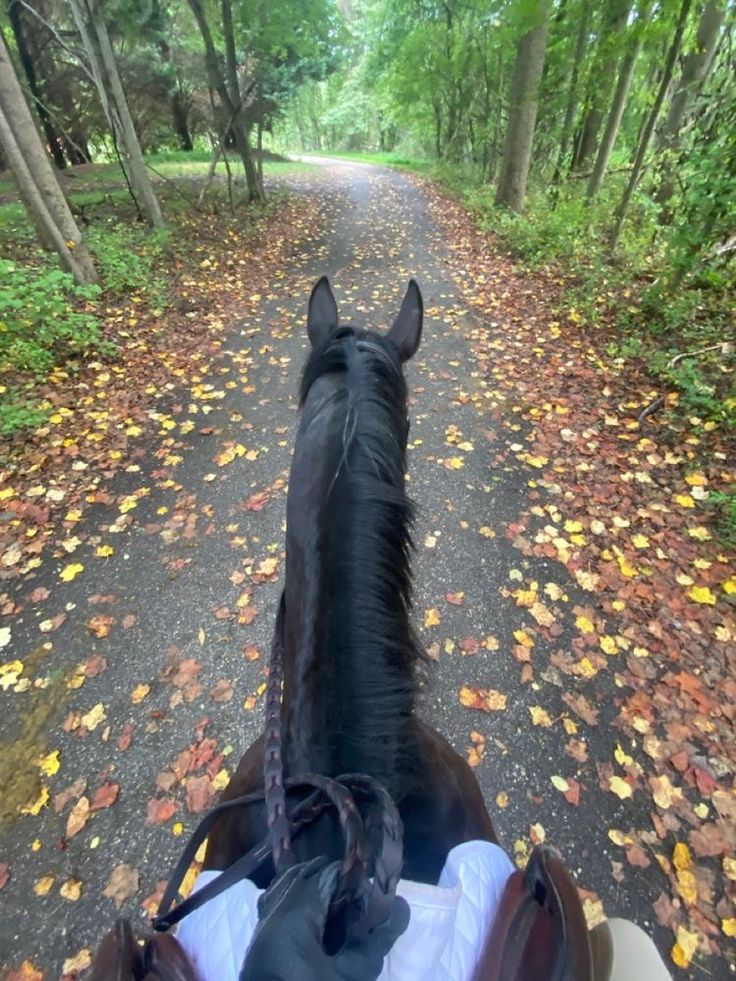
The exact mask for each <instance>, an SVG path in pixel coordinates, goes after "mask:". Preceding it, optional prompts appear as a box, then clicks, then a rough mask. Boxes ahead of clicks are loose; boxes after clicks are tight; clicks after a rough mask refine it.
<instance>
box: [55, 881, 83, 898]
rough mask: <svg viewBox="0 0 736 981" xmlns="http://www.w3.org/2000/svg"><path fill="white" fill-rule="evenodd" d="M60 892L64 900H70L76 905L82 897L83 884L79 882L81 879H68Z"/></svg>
mask: <svg viewBox="0 0 736 981" xmlns="http://www.w3.org/2000/svg"><path fill="white" fill-rule="evenodd" d="M59 892H60V893H61V895H62V896H63V897H64V899H68V900H69V901H70V902H72V903H76V901H77V900H78V899H79V897H80V896H81V895H82V883H81V882H80V881H79V879H67V881H66V882H65V883H64V884H63V885H62V887H61V889H60V890H59Z"/></svg>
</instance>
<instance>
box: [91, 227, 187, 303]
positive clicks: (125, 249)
mask: <svg viewBox="0 0 736 981" xmlns="http://www.w3.org/2000/svg"><path fill="white" fill-rule="evenodd" d="M167 240H168V233H167V232H166V231H161V232H150V231H149V230H147V229H145V228H131V227H130V226H128V225H123V224H118V223H116V222H112V221H111V222H109V223H106V224H104V225H97V226H94V227H93V229H92V232H91V233H90V235H89V238H88V241H89V246H90V249H91V251H92V252H93V254H94V256H95V259H96V262H97V266H98V269H99V272H100V279H101V281H102V284H103V287H104V289H105V290H109V291H110V292H113V293H138V294H142V295H143V296H144V297H146V298H147V299H148V300H149V301H150V302H151V303H152V304H153V305H155V306H162V305H163V304H164V303H165V284H164V281H163V279H162V278H161V276H160V275H159V273H158V272H157V264H158V263H159V260H160V259H161V256H162V254H163V252H164V249H165V247H166V243H167Z"/></svg>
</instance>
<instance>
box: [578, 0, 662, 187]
mask: <svg viewBox="0 0 736 981" xmlns="http://www.w3.org/2000/svg"><path fill="white" fill-rule="evenodd" d="M651 5H652V4H651V0H641V3H640V4H639V9H638V11H637V22H636V24H635V25H634V31H635V36H634V38H633V39H632V40H630V41H629V47H628V50H627V51H626V52H625V53H624V56H623V58H622V59H621V64H620V65H619V70H618V80H617V82H616V91H615V92H614V93H613V100H612V102H611V107H610V109H609V110H608V116H607V118H606V126H605V129H604V130H603V136H602V137H601V142H600V146H599V147H598V153H597V154H596V158H595V163H594V165H593V171H592V173H591V175H590V179H589V181H588V187H587V190H586V197H587V198H588V200H589V201H590V200H592V199H593V198H594V197H595V196H596V194H597V193H598V191H599V190H600V188H601V184H602V182H603V177H604V175H605V173H606V169H607V168H608V161H609V159H610V157H611V152H612V151H613V147H614V144H615V142H616V137H617V136H618V131H619V127H620V126H621V119H622V118H623V114H624V110H625V108H626V103H627V100H628V97H629V89H630V88H631V80H632V79H633V77H634V69H635V68H636V62H637V59H638V57H639V51H640V50H641V29H640V25H641V24H642V23H643V22H645V21H646V18H647V17H648V15H649V11H650V9H651Z"/></svg>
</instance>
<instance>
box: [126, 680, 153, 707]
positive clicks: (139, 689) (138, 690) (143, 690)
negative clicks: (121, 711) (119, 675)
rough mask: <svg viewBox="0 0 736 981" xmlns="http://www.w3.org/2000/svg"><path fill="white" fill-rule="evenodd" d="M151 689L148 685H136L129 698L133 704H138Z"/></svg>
mask: <svg viewBox="0 0 736 981" xmlns="http://www.w3.org/2000/svg"><path fill="white" fill-rule="evenodd" d="M150 690H151V686H150V685H136V686H135V688H134V689H133V691H132V692H131V694H130V700H131V702H132V703H133V704H134V705H139V704H140V703H141V702H142V701H143V699H144V698H145V697H146V695H147V694H148V693H149V691H150Z"/></svg>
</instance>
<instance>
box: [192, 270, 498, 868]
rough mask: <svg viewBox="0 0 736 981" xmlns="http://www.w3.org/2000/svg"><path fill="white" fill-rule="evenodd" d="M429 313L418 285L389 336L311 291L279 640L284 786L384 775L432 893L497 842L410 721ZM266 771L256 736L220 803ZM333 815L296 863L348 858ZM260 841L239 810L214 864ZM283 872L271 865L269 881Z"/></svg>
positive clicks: (221, 837) (260, 831)
mask: <svg viewBox="0 0 736 981" xmlns="http://www.w3.org/2000/svg"><path fill="white" fill-rule="evenodd" d="M422 317H423V308H422V297H421V293H420V292H419V287H418V286H417V284H416V283H415V282H414V281H413V280H412V281H411V282H410V284H409V288H408V290H407V292H406V295H405V297H404V300H403V302H402V304H401V309H400V311H399V314H398V317H397V318H396V320H395V322H394V324H393V326H392V327H391V329H390V330H389V331H388V333H387V334H385V335H383V336H381V335H379V334H376V333H373V332H370V331H366V330H360V329H358V328H357V327H353V326H348V325H341V324H339V322H338V313H337V305H336V303H335V299H334V296H333V294H332V291H331V289H330V285H329V283H328V281H327V279H326V278H322V279H320V280H319V282H318V283H317V285H316V286H315V287H314V289H313V291H312V295H311V298H310V301H309V309H308V317H307V331H308V334H309V340H310V341H311V344H312V350H311V354H310V356H309V359H308V361H307V364H306V367H305V370H304V374H303V377H302V383H301V407H302V416H301V422H300V426H299V432H298V434H297V438H296V445H295V448H294V459H293V463H292V468H291V476H290V479H289V494H288V503H287V532H286V581H285V584H284V593H283V616H281V617H279V618H278V620H277V629H278V630H280V631H282V637H281V638H277V640H278V641H279V642H281V643H282V645H283V652H284V653H283V665H284V690H283V703H282V719H283V727H284V747H283V758H284V773H285V776H290V775H297V774H300V773H320V774H323V775H325V776H330V777H334V776H337V775H338V774H341V773H366V774H369V775H370V776H372V777H375V778H376V779H377V780H379V781H380V782H381V783H382V784H383V785H384V786H385V787H386V789H387V790H388V792H389V793H390V795H391V797H392V798H393V799H394V801H395V802H396V804H397V806H398V808H399V813H400V815H401V818H402V820H403V823H404V870H403V875H404V877H405V878H409V879H414V880H416V881H420V882H428V883H434V882H436V881H437V879H438V877H439V874H440V872H441V870H442V866H443V865H444V862H445V859H446V857H447V854H448V852H449V851H450V849H451V848H453V847H454V846H455V845H457V844H460V843H461V842H464V841H470V840H473V839H479V838H481V839H485V840H488V841H495V840H496V839H495V835H494V832H493V826H492V825H491V821H490V818H489V817H488V812H487V811H486V807H485V804H484V802H483V797H482V795H481V793H480V789H479V787H478V784H477V782H476V780H475V777H474V776H473V773H472V771H471V770H470V768H469V766H468V765H467V763H466V762H465V761H464V760H463V759H461V758H460V757H459V756H458V755H457V753H455V752H454V750H453V749H452V748H451V747H450V745H449V744H448V743H447V742H446V741H445V740H444V739H443V738H442V736H440V735H439V734H438V733H437V732H435V731H434V730H433V729H431V728H430V727H429V726H427V725H425V724H424V723H423V722H421V721H420V720H419V719H418V718H417V717H416V716H415V707H416V700H417V693H418V688H419V684H420V679H421V673H422V665H423V655H422V652H421V648H420V647H419V645H418V642H417V638H416V636H415V633H414V630H413V628H412V625H411V620H410V612H411V570H410V553H411V526H412V522H413V517H414V507H413V505H412V503H411V501H410V500H409V498H408V497H407V494H406V490H405V474H406V442H407V437H408V433H409V420H408V417H407V390H406V382H405V380H404V376H403V365H404V363H405V362H406V361H408V360H409V358H411V357H412V356H413V355H414V353H415V352H416V350H417V348H418V346H419V342H420V339H421V334H422ZM262 765H263V740H258V741H257V742H256V743H254V744H253V745H252V746H251V747H250V748H249V750H248V751H247V752H246V754H245V756H244V757H243V759H242V760H241V762H240V765H239V766H238V769H237V771H236V773H235V775H234V777H233V779H232V781H231V782H230V785H229V786H228V788H227V790H226V791H225V794H224V798H223V799H232V798H234V797H237V796H240V795H243V794H247V793H249V792H251V791H254V790H256V789H258V788H259V787H260V786H261V784H262ZM335 820H336V818H335V817H334V814H329V813H327V814H325V815H324V816H323V817H322V818H321V819H320V820H319V821H318V822H316V823H315V824H313V825H311V826H310V827H309V828H308V829H306V830H305V831H303V832H302V833H301V834H300V835H299V836H298V837H297V838H296V839H295V841H294V850H295V852H296V854H297V857H298V858H299V859H307V858H309V857H313V856H314V855H328V856H331V857H335V858H336V857H338V850H337V849H339V841H340V836H339V834H336V830H337V829H336V827H335V824H334V822H335ZM265 834H266V825H265V818H264V815H263V813H262V812H261V813H256V812H255V811H254V810H253V809H252V808H251V809H243V810H240V809H239V808H236V809H234V810H233V812H232V813H230V814H227V815H226V816H223V818H222V819H221V820H220V821H219V822H218V824H217V825H216V826H215V827H214V828H213V830H212V832H211V834H210V837H209V840H208V848H207V854H206V857H205V868H208V869H224V868H227V867H228V866H229V865H231V864H232V863H233V862H234V861H235V860H236V859H238V858H239V857H240V856H241V855H242V854H244V853H245V852H246V851H248V849H250V848H251V847H252V846H253V845H254V844H255V843H256V842H257V841H258V840H260V839H261V838H263V837H264V835H265ZM272 874H273V870H272V868H271V867H265V868H263V869H262V870H261V872H260V874H259V875H258V877H257V878H258V884H259V885H266V884H267V882H268V881H269V879H270V878H271V876H272Z"/></svg>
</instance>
